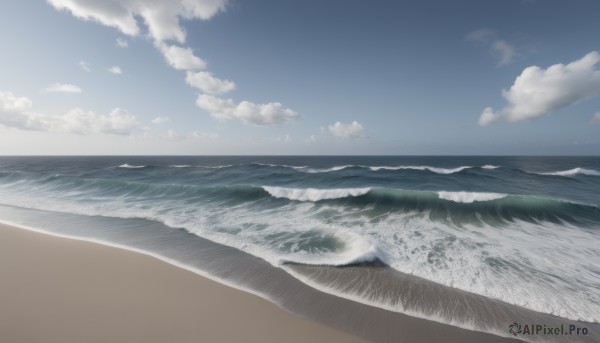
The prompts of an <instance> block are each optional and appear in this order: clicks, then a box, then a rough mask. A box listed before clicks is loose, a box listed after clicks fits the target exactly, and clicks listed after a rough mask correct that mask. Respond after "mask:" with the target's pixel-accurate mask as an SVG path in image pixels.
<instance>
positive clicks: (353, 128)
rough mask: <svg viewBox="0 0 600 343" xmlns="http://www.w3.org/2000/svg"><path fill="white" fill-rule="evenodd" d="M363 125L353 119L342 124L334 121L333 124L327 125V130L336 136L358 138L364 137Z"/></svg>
mask: <svg viewBox="0 0 600 343" xmlns="http://www.w3.org/2000/svg"><path fill="white" fill-rule="evenodd" d="M364 130H365V129H364V127H363V126H362V125H361V124H360V123H359V122H357V121H353V122H352V123H350V124H343V123H341V122H339V121H338V122H336V123H335V124H333V125H329V132H330V133H331V134H332V135H334V136H337V137H343V138H350V139H359V138H362V137H364Z"/></svg>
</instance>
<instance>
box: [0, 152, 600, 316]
mask: <svg viewBox="0 0 600 343" xmlns="http://www.w3.org/2000/svg"><path fill="white" fill-rule="evenodd" d="M0 205H8V206H14V207H21V208H30V209H38V210H44V211H52V212H56V213H72V214H78V215H85V216H104V217H118V218H145V219H150V220H153V221H157V222H161V223H164V224H166V225H168V226H170V227H173V228H182V229H185V230H187V231H188V232H190V233H193V234H195V235H197V236H200V237H203V238H207V239H209V240H212V241H214V242H217V243H221V244H224V245H228V246H231V247H233V248H236V249H240V250H242V251H244V252H247V253H250V254H252V255H254V256H257V257H259V258H262V259H264V260H266V261H268V262H269V263H271V264H272V265H273V266H275V267H278V268H283V269H284V270H285V269H286V268H287V267H286V266H287V263H290V262H293V263H299V264H305V265H330V266H343V265H352V264H357V263H362V262H373V261H379V262H383V263H385V264H387V265H389V266H390V267H392V268H394V269H396V270H398V271H400V272H403V273H407V274H412V275H416V276H419V277H422V278H425V279H428V280H431V281H433V282H436V283H439V284H442V285H446V286H450V287H454V288H458V289H461V290H464V291H468V292H471V293H475V294H479V295H483V296H485V297H489V298H492V299H499V300H502V301H504V302H507V303H510V304H514V305H518V306H521V307H524V308H527V309H531V310H534V311H538V312H542V313H549V314H554V315H557V316H560V317H564V318H568V319H572V320H582V321H588V322H596V323H597V322H600V315H599V313H600V311H598V309H599V308H600V244H599V243H600V158H598V157H390V156H385V157H345V156H343V157H342V156H335V157H303V156H295V157H252V156H244V157H233V156H221V157H185V156H182V157H159V156H157V157H140V156H137V157H0ZM0 219H2V218H0ZM116 243H118V242H116Z"/></svg>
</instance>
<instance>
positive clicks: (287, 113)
mask: <svg viewBox="0 0 600 343" xmlns="http://www.w3.org/2000/svg"><path fill="white" fill-rule="evenodd" d="M196 104H197V105H198V107H200V108H201V109H203V110H205V111H207V112H208V113H210V114H211V115H212V116H213V117H214V118H216V119H217V120H221V121H225V120H231V119H235V120H239V121H241V122H243V123H246V124H254V125H264V126H278V125H282V124H285V123H287V122H290V121H293V120H295V119H297V118H298V117H299V115H298V113H296V112H294V111H292V110H291V109H289V108H284V107H283V105H281V104H280V103H278V102H270V103H267V104H255V103H252V102H249V101H242V102H240V103H237V104H236V103H235V102H234V101H233V100H231V99H222V98H218V97H216V96H213V95H209V94H200V96H198V100H197V101H196Z"/></svg>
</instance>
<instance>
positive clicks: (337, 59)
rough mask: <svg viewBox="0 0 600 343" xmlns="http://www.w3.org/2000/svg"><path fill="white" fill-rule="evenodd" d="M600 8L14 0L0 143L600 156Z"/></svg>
mask: <svg viewBox="0 0 600 343" xmlns="http://www.w3.org/2000/svg"><path fill="white" fill-rule="evenodd" d="M598 13H600V3H599V2H597V1H592V0H590V1H565V0H560V1H559V0H548V1H531V0H530V1H520V0H514V1H419V2H416V1H411V2H409V1H354V0H345V1H333V0H332V1H291V0H278V1H274V0H271V1H266V0H229V1H226V0H186V1H184V0H169V1H167V0H122V1H116V0H114V1H113V0H111V1H84V0H48V1H18V2H17V1H15V2H10V3H7V4H3V10H2V11H0V42H1V44H2V54H1V57H0V61H1V63H0V154H397V155H414V154H436V155H444V154H453V155H462V154H478V155H487V154H505V155H514V154H573V155H580V154H596V155H597V154H598V152H600V71H599V70H598V68H599V65H600V63H599V61H600V54H598V52H599V51H600V40H599V39H598V32H600V21H598V20H597V14H598ZM119 43H120V44H119ZM117 67H118V68H117Z"/></svg>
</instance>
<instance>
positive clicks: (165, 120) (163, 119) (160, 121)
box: [152, 117, 171, 125]
mask: <svg viewBox="0 0 600 343" xmlns="http://www.w3.org/2000/svg"><path fill="white" fill-rule="evenodd" d="M170 121H171V118H169V117H156V118H154V119H152V123H153V124H157V125H158V124H164V123H168V122H170Z"/></svg>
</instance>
